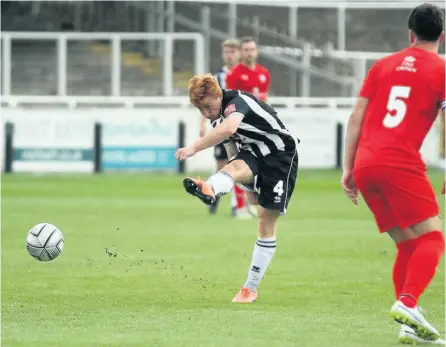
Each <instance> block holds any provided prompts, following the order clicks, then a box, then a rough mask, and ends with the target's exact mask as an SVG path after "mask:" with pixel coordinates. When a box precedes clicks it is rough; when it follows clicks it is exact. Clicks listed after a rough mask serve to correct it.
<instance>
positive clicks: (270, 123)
mask: <svg viewBox="0 0 446 347" xmlns="http://www.w3.org/2000/svg"><path fill="white" fill-rule="evenodd" d="M234 112H237V113H241V114H243V116H244V117H243V120H242V122H241V123H240V125H239V127H238V129H237V131H236V133H235V134H234V135H232V136H231V138H230V139H231V140H233V141H235V142H238V143H240V144H241V149H245V150H248V151H250V152H251V153H252V154H254V155H255V156H256V157H264V156H266V155H268V154H271V153H276V152H278V151H295V150H296V140H295V138H294V137H293V136H292V135H291V133H290V131H289V130H288V129H287V128H286V126H285V125H284V124H283V123H282V121H281V120H280V119H279V117H278V116H277V112H276V110H274V108H272V107H271V106H270V105H268V104H266V103H265V102H263V101H261V100H259V99H257V98H256V97H255V96H254V95H252V94H250V93H245V92H241V91H239V90H223V101H222V108H221V118H220V119H218V120H217V121H214V122H213V126H214V127H215V126H216V125H217V124H219V123H220V122H221V121H223V120H224V119H225V118H226V117H227V116H229V115H230V114H231V113H234ZM297 141H298V140H297Z"/></svg>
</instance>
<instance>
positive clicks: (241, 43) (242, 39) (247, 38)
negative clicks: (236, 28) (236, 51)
mask: <svg viewBox="0 0 446 347" xmlns="http://www.w3.org/2000/svg"><path fill="white" fill-rule="evenodd" d="M247 42H256V40H254V38H253V37H251V36H243V37H242V38H241V39H240V46H241V45H243V44H244V43H247Z"/></svg>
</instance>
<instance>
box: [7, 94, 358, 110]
mask: <svg viewBox="0 0 446 347" xmlns="http://www.w3.org/2000/svg"><path fill="white" fill-rule="evenodd" d="M354 102H355V98H321V97H317V98H314V97H310V98H305V97H297V98H290V97H270V98H269V99H268V103H269V104H271V105H272V106H273V107H276V108H300V107H303V106H307V107H311V106H314V107H318V108H320V107H327V108H347V109H348V108H350V107H351V106H353V103H354ZM33 105H39V106H48V107H53V106H57V107H66V108H77V107H90V108H95V107H111V108H143V107H145V108H160V107H166V106H169V107H175V108H189V107H192V106H191V105H190V103H189V98H188V97H185V96H177V97H175V96H173V97H156V96H153V97H113V96H84V97H82V96H79V97H78V96H76V97H74V96H73V97H70V96H63V97H61V96H26V95H23V96H17V95H16V96H2V98H1V107H12V108H14V107H30V106H31V107H32V106H33ZM347 113H348V111H347Z"/></svg>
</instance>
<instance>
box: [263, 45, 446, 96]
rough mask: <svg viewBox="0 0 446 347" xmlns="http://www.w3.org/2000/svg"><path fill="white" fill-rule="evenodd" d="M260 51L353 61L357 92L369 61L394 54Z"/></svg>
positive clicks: (288, 49) (273, 48) (270, 48)
mask: <svg viewBox="0 0 446 347" xmlns="http://www.w3.org/2000/svg"><path fill="white" fill-rule="evenodd" d="M259 50H260V51H261V52H264V53H271V54H283V55H289V56H293V57H303V56H307V55H308V56H310V57H309V58H307V59H311V57H324V56H325V57H331V58H336V59H341V60H351V61H353V62H354V65H353V67H354V78H355V81H356V83H357V85H356V86H355V88H354V89H355V90H359V88H360V85H361V84H362V81H363V79H364V77H365V76H366V74H367V63H368V62H369V61H376V60H379V59H381V58H384V57H386V56H388V55H390V54H392V53H391V52H364V51H339V50H334V49H328V50H325V51H324V50H322V49H318V48H311V49H309V50H304V49H301V48H296V47H278V46H260V47H259ZM440 56H441V57H442V58H443V59H446V55H444V54H440Z"/></svg>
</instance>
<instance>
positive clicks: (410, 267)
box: [342, 4, 445, 342]
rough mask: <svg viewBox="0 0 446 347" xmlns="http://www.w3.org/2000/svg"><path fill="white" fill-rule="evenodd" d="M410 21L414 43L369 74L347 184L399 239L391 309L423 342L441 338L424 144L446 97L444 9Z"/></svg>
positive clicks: (437, 231) (355, 120)
mask: <svg viewBox="0 0 446 347" xmlns="http://www.w3.org/2000/svg"><path fill="white" fill-rule="evenodd" d="M408 24H409V40H410V47H409V48H406V49H404V50H402V51H400V52H397V53H394V54H392V55H390V56H388V57H386V58H383V59H381V60H379V61H377V62H376V63H375V64H374V66H373V67H372V68H371V69H370V71H369V73H368V75H367V77H366V78H365V80H364V83H363V86H362V88H361V91H360V93H359V97H358V100H357V103H356V105H355V107H354V110H353V113H352V115H351V117H350V119H349V122H348V127H347V136H346V140H345V147H344V148H345V157H344V168H343V169H344V170H343V171H344V172H343V176H342V185H343V188H344V191H345V193H346V194H347V196H348V197H349V198H350V199H351V200H352V201H353V203H355V204H357V203H358V200H357V199H358V190H359V191H360V192H361V194H362V196H363V198H364V200H365V201H366V203H367V205H368V207H369V208H370V210H371V211H372V212H373V214H374V216H375V219H376V223H377V225H378V228H379V230H380V232H381V233H387V234H389V236H390V237H391V238H392V239H393V240H394V241H395V243H396V247H397V250H398V251H397V257H396V261H395V265H394V269H393V283H394V288H395V295H396V302H395V304H394V305H393V306H392V308H391V310H390V315H391V317H392V318H393V319H394V320H395V321H397V322H398V323H401V324H403V328H406V330H407V329H410V328H412V329H413V330H412V332H415V334H416V335H414V336H415V337H416V338H417V339H418V342H423V341H425V340H431V341H435V340H439V333H438V331H437V330H436V329H435V328H434V327H433V326H431V325H430V324H429V323H428V322H427V320H426V319H425V318H424V316H423V314H422V313H421V312H420V310H419V309H418V298H419V297H420V295H421V294H422V293H423V292H424V290H425V289H426V287H427V286H428V285H429V283H430V281H431V280H432V278H433V277H434V275H435V272H436V269H437V266H438V264H439V261H440V258H441V256H442V254H443V253H444V247H445V241H444V236H443V233H442V232H441V221H440V218H439V206H438V203H437V200H436V196H435V192H434V190H433V188H432V186H431V184H430V182H429V180H428V177H427V174H426V166H425V164H424V162H423V160H422V158H421V155H420V152H419V150H420V147H421V145H422V143H423V140H424V138H425V137H426V135H427V133H428V132H429V130H430V128H431V127H432V125H433V123H434V121H435V119H436V117H437V115H438V111H439V109H440V107H441V105H442V102H443V101H444V99H445V61H444V60H443V59H442V58H441V57H440V56H439V55H438V48H439V45H440V43H441V42H442V41H443V38H444V32H443V25H444V19H443V14H442V12H441V10H440V9H439V8H438V7H436V6H433V5H429V4H423V5H421V6H418V7H416V8H415V9H414V10H413V11H412V12H411V14H410V16H409V20H408ZM408 326H409V327H410V328H409V327H408ZM403 335H404V334H401V332H400V338H401V337H402V336H403ZM417 336H418V337H417Z"/></svg>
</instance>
